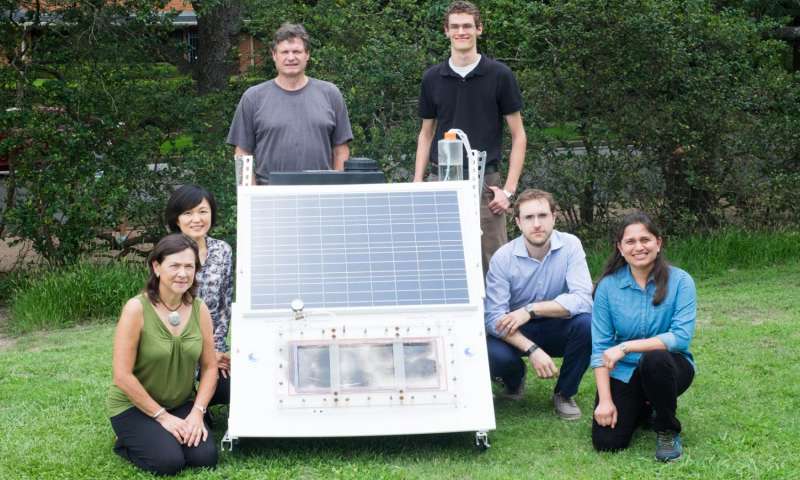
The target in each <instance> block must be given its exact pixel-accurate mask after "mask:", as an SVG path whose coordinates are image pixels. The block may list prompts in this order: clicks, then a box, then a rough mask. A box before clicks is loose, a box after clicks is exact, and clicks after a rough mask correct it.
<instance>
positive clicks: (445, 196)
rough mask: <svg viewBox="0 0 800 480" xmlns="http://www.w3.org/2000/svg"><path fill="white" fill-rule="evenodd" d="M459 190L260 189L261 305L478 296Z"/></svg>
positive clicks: (255, 226)
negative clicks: (468, 264) (471, 287)
mask: <svg viewBox="0 0 800 480" xmlns="http://www.w3.org/2000/svg"><path fill="white" fill-rule="evenodd" d="M456 195H457V194H456V192H454V191H446V192H391V193H389V192H387V193H343V194H297V195H280V196H279V195H275V196H259V197H254V198H253V199H252V205H251V208H252V211H253V212H257V213H254V214H253V215H252V233H251V235H252V237H251V242H252V243H251V246H252V247H251V248H252V255H251V266H252V281H251V303H252V308H253V309H275V308H288V305H289V303H290V302H291V301H292V300H293V299H295V298H301V299H302V300H303V302H304V304H305V305H306V306H308V307H312V308H313V307H323V308H324V307H360V306H364V307H366V306H391V305H423V304H463V303H468V302H469V292H468V290H467V275H466V269H465V265H464V250H463V244H462V235H461V223H460V213H459V207H458V198H457V196H456Z"/></svg>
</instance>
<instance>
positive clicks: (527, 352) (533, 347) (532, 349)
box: [525, 343, 539, 356]
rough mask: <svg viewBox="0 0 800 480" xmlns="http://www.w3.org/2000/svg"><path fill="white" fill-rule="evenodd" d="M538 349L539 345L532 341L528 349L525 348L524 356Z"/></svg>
mask: <svg viewBox="0 0 800 480" xmlns="http://www.w3.org/2000/svg"><path fill="white" fill-rule="evenodd" d="M538 349H539V345H536V344H535V343H534V344H533V345H531V346H530V347H528V349H527V350H525V355H526V356H530V355H531V353H533V352H535V351H536V350H538Z"/></svg>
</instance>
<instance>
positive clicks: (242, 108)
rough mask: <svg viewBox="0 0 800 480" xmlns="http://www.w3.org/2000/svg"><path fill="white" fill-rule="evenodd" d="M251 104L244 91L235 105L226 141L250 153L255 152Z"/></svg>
mask: <svg viewBox="0 0 800 480" xmlns="http://www.w3.org/2000/svg"><path fill="white" fill-rule="evenodd" d="M254 114H255V112H254V111H253V105H252V102H251V101H250V98H249V97H248V95H247V92H244V94H243V95H242V98H241V100H239V105H238V106H237V107H236V113H234V114H233V120H232V121H231V128H230V130H228V139H227V141H226V142H227V143H228V144H229V145H234V146H237V147H239V148H241V149H242V150H246V151H248V152H250V153H255V149H256V133H255V129H254V127H253V120H254V119H253V116H254Z"/></svg>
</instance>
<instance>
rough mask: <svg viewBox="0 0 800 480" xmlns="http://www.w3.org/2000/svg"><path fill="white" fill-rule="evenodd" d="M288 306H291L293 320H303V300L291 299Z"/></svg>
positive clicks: (304, 316) (304, 315)
mask: <svg viewBox="0 0 800 480" xmlns="http://www.w3.org/2000/svg"><path fill="white" fill-rule="evenodd" d="M290 306H291V307H292V311H293V312H294V319H295V320H305V318H306V314H305V313H303V307H305V304H304V303H303V300H301V299H299V298H295V299H294V300H292V303H291V304H290Z"/></svg>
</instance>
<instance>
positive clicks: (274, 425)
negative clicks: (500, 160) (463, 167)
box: [223, 175, 495, 449]
mask: <svg viewBox="0 0 800 480" xmlns="http://www.w3.org/2000/svg"><path fill="white" fill-rule="evenodd" d="M475 177H477V175H476V176H473V178H475ZM479 190H480V186H479V183H478V182H477V181H457V182H432V183H406V184H381V185H328V186H248V187H239V191H238V240H237V260H236V265H237V266H236V302H235V303H234V305H233V318H232V338H231V362H232V376H231V403H230V415H229V419H228V431H227V433H226V435H225V438H224V439H223V448H227V449H231V448H232V446H233V444H234V442H235V441H236V440H238V439H240V438H248V437H338V436H368V435H405V434H422V433H444V432H465V431H475V432H476V442H477V444H478V446H480V447H487V446H488V437H487V436H486V432H487V431H489V430H493V429H494V428H495V420H494V408H493V404H492V392H491V386H490V379H489V367H488V361H487V353H486V337H485V335H486V334H485V331H484V324H483V296H484V292H483V279H482V269H481V255H480V215H479V211H478V209H479V206H478V192H479Z"/></svg>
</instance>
